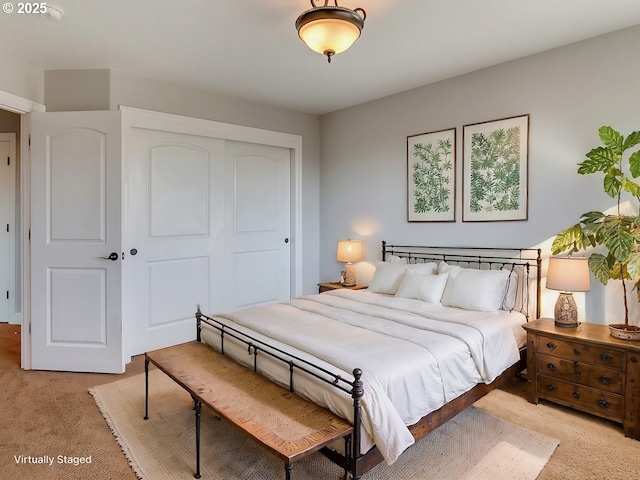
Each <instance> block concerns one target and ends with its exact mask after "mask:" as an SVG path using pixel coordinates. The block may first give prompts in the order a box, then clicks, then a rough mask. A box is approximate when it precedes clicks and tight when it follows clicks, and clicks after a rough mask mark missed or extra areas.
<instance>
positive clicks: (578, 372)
mask: <svg viewBox="0 0 640 480" xmlns="http://www.w3.org/2000/svg"><path fill="white" fill-rule="evenodd" d="M573 376H574V377H579V376H580V370H578V369H576V370H574V371H573Z"/></svg>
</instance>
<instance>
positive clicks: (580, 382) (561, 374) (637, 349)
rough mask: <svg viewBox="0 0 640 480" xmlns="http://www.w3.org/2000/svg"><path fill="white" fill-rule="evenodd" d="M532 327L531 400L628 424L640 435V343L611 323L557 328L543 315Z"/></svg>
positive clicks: (529, 353) (529, 328)
mask: <svg viewBox="0 0 640 480" xmlns="http://www.w3.org/2000/svg"><path fill="white" fill-rule="evenodd" d="M524 328H525V330H527V373H528V377H529V382H530V383H529V391H528V394H527V400H529V402H531V403H538V399H539V398H544V399H546V400H550V401H552V402H555V403H559V404H561V405H565V406H567V407H572V408H575V409H577V410H582V411H583V412H587V413H591V414H594V415H598V416H600V417H603V418H606V419H609V420H613V421H614V422H618V423H622V425H623V428H624V434H625V435H626V436H627V437H631V438H635V439H636V440H640V342H633V341H628V340H619V339H617V338H614V337H612V336H611V335H609V327H608V326H607V325H598V324H595V323H581V324H580V325H579V326H578V327H577V328H562V327H556V326H555V325H554V323H553V319H549V318H543V319H540V320H534V321H532V322H529V323H527V324H525V325H524Z"/></svg>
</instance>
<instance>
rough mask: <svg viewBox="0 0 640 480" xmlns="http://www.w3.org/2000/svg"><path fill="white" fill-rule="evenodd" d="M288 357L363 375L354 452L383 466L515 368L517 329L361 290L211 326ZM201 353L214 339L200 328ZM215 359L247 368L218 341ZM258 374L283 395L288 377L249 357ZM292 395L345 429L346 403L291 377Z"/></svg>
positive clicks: (501, 315)
mask: <svg viewBox="0 0 640 480" xmlns="http://www.w3.org/2000/svg"><path fill="white" fill-rule="evenodd" d="M216 318H218V319H220V320H221V321H223V322H224V323H226V324H228V325H230V326H233V327H234V328H238V329H240V330H241V331H245V330H246V331H247V332H249V331H250V332H254V333H252V336H254V337H255V338H258V339H261V340H264V341H266V342H267V343H270V344H273V345H274V346H276V347H280V348H283V349H285V350H286V351H288V352H290V353H291V354H292V355H296V356H300V357H302V358H307V359H309V360H311V361H314V363H318V364H319V365H320V366H323V367H325V368H327V369H328V370H330V371H332V372H335V373H338V374H340V375H341V376H342V377H343V378H346V379H348V380H350V381H351V380H352V379H353V377H352V375H351V372H352V371H353V369H354V368H356V367H357V368H360V369H362V371H363V375H362V380H363V382H364V391H365V393H364V397H363V401H362V406H363V410H362V414H363V418H362V425H363V428H364V430H365V432H363V439H362V444H361V448H362V451H367V450H368V449H369V448H370V447H371V446H372V445H373V444H375V445H377V447H378V448H379V450H380V452H381V453H382V455H383V457H384V459H385V461H386V462H387V463H392V462H393V461H395V460H396V458H397V457H398V456H399V455H400V453H402V452H403V451H404V450H405V449H406V448H407V447H408V446H409V445H411V444H412V443H413V442H414V440H413V437H412V435H411V433H410V432H409V430H408V429H407V427H406V426H407V425H412V424H414V423H416V422H417V421H418V420H419V419H420V418H422V417H423V416H425V415H427V414H428V413H430V412H432V411H434V410H436V409H438V408H440V407H441V406H442V405H444V404H445V403H446V402H449V401H450V400H453V399H454V398H456V397H458V396H459V395H460V394H462V393H464V392H466V391H467V390H469V389H470V388H472V387H473V386H474V385H476V384H477V383H481V382H485V383H490V382H491V381H493V380H494V379H495V378H496V377H497V376H498V375H499V374H500V373H502V372H503V371H504V370H505V369H506V368H508V367H509V366H511V365H512V364H513V363H515V362H516V361H517V360H518V359H519V353H518V345H519V344H522V342H523V341H524V337H525V334H524V330H523V329H522V328H521V326H520V325H521V324H523V323H524V322H525V321H526V320H525V317H524V316H523V315H522V314H520V313H517V312H506V311H500V312H494V313H487V312H477V311H468V310H462V309H458V308H451V307H443V306H441V305H436V304H430V303H426V302H423V301H420V300H413V299H406V298H398V297H394V296H390V295H384V294H377V293H372V292H369V291H366V290H359V291H353V290H346V289H344V290H334V291H331V292H326V293H323V294H319V295H310V296H306V297H302V298H299V299H296V300H293V301H291V302H288V303H281V304H271V305H265V306H261V307H256V308H249V309H246V310H240V311H237V312H234V313H233V314H230V315H224V316H219V317H216ZM202 339H203V341H204V342H205V343H207V344H209V345H211V346H213V347H215V348H219V343H220V342H219V334H218V332H217V331H214V330H213V329H211V328H208V327H205V328H203V333H202ZM225 353H226V354H228V355H232V356H234V357H236V359H238V360H239V361H241V362H243V363H246V364H250V363H251V362H252V361H253V357H252V356H249V355H247V347H246V346H243V347H240V346H235V347H234V346H233V342H231V341H230V340H229V339H225ZM258 367H259V370H260V371H261V372H262V373H264V374H265V375H267V376H268V377H270V378H272V379H273V380H275V381H277V382H280V383H282V384H284V385H288V382H289V372H288V367H287V366H286V365H285V366H284V367H283V366H282V365H281V364H277V362H274V361H273V360H270V359H269V357H268V356H267V355H262V356H260V354H259V356H258ZM295 390H296V392H298V393H299V394H301V395H303V396H305V397H307V398H310V399H311V400H312V401H314V402H316V403H318V404H321V405H323V406H325V407H327V408H329V409H330V410H332V411H333V412H335V413H336V414H338V415H340V416H342V417H344V418H347V419H349V420H351V421H352V420H353V406H352V400H351V398H350V396H349V395H348V394H346V393H344V392H340V391H337V390H336V389H334V388H332V387H330V386H328V385H323V384H322V382H317V381H313V380H312V379H310V378H308V377H306V376H305V375H300V374H296V377H295Z"/></svg>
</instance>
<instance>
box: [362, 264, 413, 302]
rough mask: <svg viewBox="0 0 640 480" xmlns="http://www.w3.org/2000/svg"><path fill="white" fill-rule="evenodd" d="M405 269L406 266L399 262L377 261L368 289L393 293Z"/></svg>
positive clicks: (396, 289)
mask: <svg viewBox="0 0 640 480" xmlns="http://www.w3.org/2000/svg"><path fill="white" fill-rule="evenodd" d="M406 269H407V266H406V265H403V264H400V263H387V262H378V265H377V267H376V271H375V273H374V274H373V278H372V279H371V282H370V283H369V291H371V292H376V293H388V294H391V295H395V293H396V292H397V291H398V287H399V286H400V283H401V282H402V276H403V275H404V272H405V270H406Z"/></svg>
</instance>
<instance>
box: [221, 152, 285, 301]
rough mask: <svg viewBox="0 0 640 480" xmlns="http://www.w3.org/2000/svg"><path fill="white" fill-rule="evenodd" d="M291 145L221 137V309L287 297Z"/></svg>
mask: <svg viewBox="0 0 640 480" xmlns="http://www.w3.org/2000/svg"><path fill="white" fill-rule="evenodd" d="M290 155H291V151H290V150H289V149H286V148H282V147H273V146H267V145H259V144H255V143H246V142H233V141H227V142H226V167H227V168H226V185H225V186H226V191H227V192H228V193H227V195H226V199H227V202H226V214H225V219H226V222H225V225H226V226H225V245H226V249H225V250H226V253H227V254H226V256H225V271H227V272H228V274H227V279H228V284H227V288H231V291H230V292H229V293H230V295H229V296H228V297H227V299H226V301H225V304H224V310H227V311H228V310H237V309H240V308H247V307H251V306H256V305H261V304H265V303H272V302H277V301H286V300H290V299H291V242H290V228H291V227H290V226H291V213H290V177H291V173H290V171H291V168H290V164H291V160H290Z"/></svg>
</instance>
